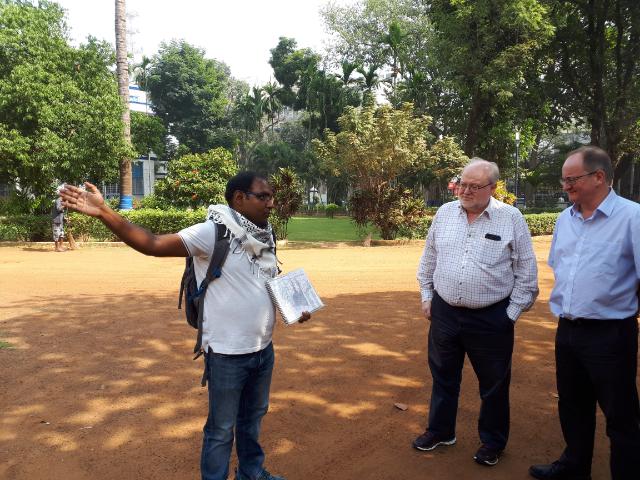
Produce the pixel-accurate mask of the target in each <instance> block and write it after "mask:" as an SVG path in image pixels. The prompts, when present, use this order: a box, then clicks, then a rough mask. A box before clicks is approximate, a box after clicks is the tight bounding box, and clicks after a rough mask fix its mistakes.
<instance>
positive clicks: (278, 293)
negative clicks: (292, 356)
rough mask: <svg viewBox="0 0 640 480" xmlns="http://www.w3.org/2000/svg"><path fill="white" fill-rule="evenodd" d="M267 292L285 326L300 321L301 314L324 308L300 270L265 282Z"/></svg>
mask: <svg viewBox="0 0 640 480" xmlns="http://www.w3.org/2000/svg"><path fill="white" fill-rule="evenodd" d="M267 290H268V291H269V294H270V295H271V299H272V300H273V303H275V305H276V307H278V310H279V311H280V314H281V315H282V319H283V320H284V323H285V324H286V325H291V324H292V323H296V322H297V321H298V320H300V317H301V316H302V312H309V313H312V312H315V311H316V310H319V309H321V308H322V307H324V303H322V300H320V297H319V296H318V294H317V293H316V290H315V289H314V288H313V285H311V282H310V281H309V279H308V278H307V275H306V274H305V273H304V270H302V269H301V268H298V269H296V270H293V271H291V272H289V273H285V274H284V275H280V276H278V277H275V278H272V279H270V280H267Z"/></svg>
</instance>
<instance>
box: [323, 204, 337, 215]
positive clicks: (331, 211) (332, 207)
mask: <svg viewBox="0 0 640 480" xmlns="http://www.w3.org/2000/svg"><path fill="white" fill-rule="evenodd" d="M338 210H340V207H339V206H338V205H336V204H335V203H328V204H327V206H326V207H325V208H324V214H325V215H326V216H327V217H329V218H333V217H334V216H335V214H336V213H337V212H338Z"/></svg>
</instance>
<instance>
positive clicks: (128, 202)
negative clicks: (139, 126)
mask: <svg viewBox="0 0 640 480" xmlns="http://www.w3.org/2000/svg"><path fill="white" fill-rule="evenodd" d="M125 3H126V2H125V0H116V68H117V74H118V92H119V94H120V100H121V101H122V104H123V110H122V123H123V126H124V131H123V134H124V139H125V141H126V142H127V143H128V144H129V145H131V117H130V114H129V63H128V60H127V12H126V5H125ZM132 207H133V189H132V179H131V159H130V158H122V159H120V209H122V210H130V209H131V208H132Z"/></svg>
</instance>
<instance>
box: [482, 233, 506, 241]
mask: <svg viewBox="0 0 640 480" xmlns="http://www.w3.org/2000/svg"><path fill="white" fill-rule="evenodd" d="M484 238H487V239H489V240H496V241H500V240H502V239H501V238H500V235H494V234H493V233H487V234H486V235H485V236H484Z"/></svg>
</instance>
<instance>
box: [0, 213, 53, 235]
mask: <svg viewBox="0 0 640 480" xmlns="http://www.w3.org/2000/svg"><path fill="white" fill-rule="evenodd" d="M51 238H52V237H51V217H50V216H49V215H25V214H19V215H8V216H6V217H0V240H3V241H13V242H26V241H43V240H50V239H51Z"/></svg>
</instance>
